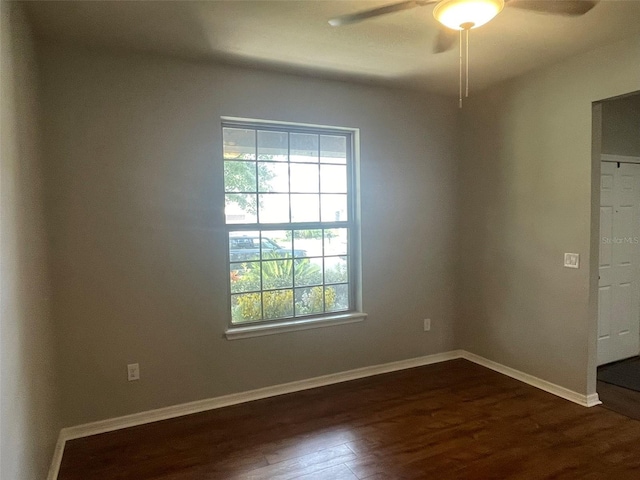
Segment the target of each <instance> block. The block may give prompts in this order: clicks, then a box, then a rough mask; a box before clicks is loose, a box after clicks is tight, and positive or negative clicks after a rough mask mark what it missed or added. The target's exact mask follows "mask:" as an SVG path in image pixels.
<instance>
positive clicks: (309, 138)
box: [289, 133, 318, 163]
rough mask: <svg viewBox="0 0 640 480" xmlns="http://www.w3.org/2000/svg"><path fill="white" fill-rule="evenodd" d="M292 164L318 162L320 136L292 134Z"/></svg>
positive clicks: (290, 158)
mask: <svg viewBox="0 0 640 480" xmlns="http://www.w3.org/2000/svg"><path fill="white" fill-rule="evenodd" d="M289 138H290V141H291V154H290V157H289V160H290V161H291V162H316V163H317V162H318V135H314V134H310V133H292V134H291V135H290V137H289Z"/></svg>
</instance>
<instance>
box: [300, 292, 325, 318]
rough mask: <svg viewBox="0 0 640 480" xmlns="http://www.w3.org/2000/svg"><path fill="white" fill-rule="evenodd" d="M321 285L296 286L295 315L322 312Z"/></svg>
mask: <svg viewBox="0 0 640 480" xmlns="http://www.w3.org/2000/svg"><path fill="white" fill-rule="evenodd" d="M322 292H323V287H312V288H296V316H302V315H313V314H316V313H323V311H324V302H323V301H322Z"/></svg>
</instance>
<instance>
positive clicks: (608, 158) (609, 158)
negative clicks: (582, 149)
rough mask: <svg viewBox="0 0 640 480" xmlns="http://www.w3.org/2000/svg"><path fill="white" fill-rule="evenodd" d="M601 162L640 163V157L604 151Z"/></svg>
mask: <svg viewBox="0 0 640 480" xmlns="http://www.w3.org/2000/svg"><path fill="white" fill-rule="evenodd" d="M600 161H601V162H620V163H640V157H628V156H626V155H611V154H608V153H603V154H601V155H600Z"/></svg>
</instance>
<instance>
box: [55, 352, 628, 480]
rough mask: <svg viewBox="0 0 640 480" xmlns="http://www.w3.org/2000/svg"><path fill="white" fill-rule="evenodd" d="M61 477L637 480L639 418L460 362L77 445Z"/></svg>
mask: <svg viewBox="0 0 640 480" xmlns="http://www.w3.org/2000/svg"><path fill="white" fill-rule="evenodd" d="M58 478H59V480H72V479H82V480H89V479H91V480H101V479H109V480H113V479H135V480H149V479H158V480H160V479H161V480H177V479H183V480H195V479H197V480H211V479H269V480H273V479H283V480H284V479H301V480H302V479H304V480H311V479H313V480H320V479H323V480H325V479H326V480H346V479H356V480H357V479H365V478H366V479H369V480H378V479H384V480H391V479H438V480H440V479H482V480H487V479H545V478H549V479H550V478H553V479H615V480H623V479H634V480H638V479H639V478H640V422H639V421H636V420H632V419H629V418H627V417H625V416H622V415H619V414H617V413H615V412H612V411H610V410H607V409H605V408H602V407H594V408H585V407H581V406H579V405H575V404H573V403H570V402H568V401H565V400H562V399H560V398H557V397H555V396H553V395H550V394H548V393H545V392H543V391H541V390H538V389H535V388H533V387H530V386H528V385H525V384H523V383H520V382H518V381H516V380H513V379H511V378H508V377H505V376H503V375H500V374H498V373H495V372H493V371H491V370H487V369H485V368H483V367H480V366H478V365H475V364H472V363H470V362H467V361H465V360H453V361H450V362H445V363H440V364H436V365H430V366H426V367H419V368H414V369H411V370H404V371H401V372H396V373H390V374H386V375H379V376H375V377H369V378H365V379H361V380H355V381H352V382H347V383H341V384H337V385H331V386H327V387H322V388H316V389H313V390H307V391H304V392H298V393H293V394H289V395H283V396H280V397H274V398H269V399H265V400H259V401H255V402H251V403H245V404H242V405H237V406H233V407H227V408H223V409H219V410H212V411H209V412H204V413H198V414H195V415H190V416H187V417H181V418H176V419H172V420H166V421H162V422H156V423H153V424H148V425H143V426H139V427H133V428H129V429H126V430H120V431H116V432H111V433H105V434H101V435H96V436H93V437H87V438H83V439H78V440H72V441H69V442H68V443H67V445H66V449H65V452H64V457H63V460H62V466H61V471H60V475H59V477H58Z"/></svg>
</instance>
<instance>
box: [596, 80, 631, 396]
mask: <svg viewBox="0 0 640 480" xmlns="http://www.w3.org/2000/svg"><path fill="white" fill-rule="evenodd" d="M639 94H640V90H638V91H633V92H629V93H627V94H624V95H618V96H615V97H611V98H603V99H601V100H598V101H595V102H592V103H591V229H590V239H589V251H590V252H589V310H588V311H589V318H588V322H589V326H590V328H589V336H588V345H587V393H588V394H592V393H596V394H597V374H598V284H599V266H600V173H601V168H600V166H601V164H602V161H603V157H604V158H606V159H607V160H609V161H612V159H613V158H614V157H615V158H621V157H622V156H620V155H608V154H603V153H602V104H603V103H604V102H606V101H609V100H615V99H618V98H624V97H630V96H633V95H639ZM622 158H627V159H628V158H629V157H622ZM631 158H635V157H631ZM614 161H617V160H614ZM634 163H635V162H634Z"/></svg>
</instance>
